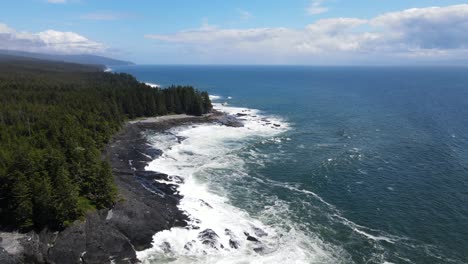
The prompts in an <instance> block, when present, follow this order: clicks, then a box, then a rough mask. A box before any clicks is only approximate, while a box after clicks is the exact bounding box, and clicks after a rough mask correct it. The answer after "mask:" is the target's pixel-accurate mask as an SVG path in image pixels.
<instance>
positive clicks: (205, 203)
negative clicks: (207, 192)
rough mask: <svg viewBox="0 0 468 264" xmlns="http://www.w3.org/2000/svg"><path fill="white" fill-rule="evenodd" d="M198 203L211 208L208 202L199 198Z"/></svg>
mask: <svg viewBox="0 0 468 264" xmlns="http://www.w3.org/2000/svg"><path fill="white" fill-rule="evenodd" d="M200 203H201V205H202V206H207V207H209V208H213V207H212V206H211V205H210V204H209V203H207V202H205V201H204V200H202V199H200Z"/></svg>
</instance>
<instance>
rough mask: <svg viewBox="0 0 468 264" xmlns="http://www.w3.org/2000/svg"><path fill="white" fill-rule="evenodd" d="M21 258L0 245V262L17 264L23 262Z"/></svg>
mask: <svg viewBox="0 0 468 264" xmlns="http://www.w3.org/2000/svg"><path fill="white" fill-rule="evenodd" d="M20 261H21V259H20V258H19V257H17V256H13V255H10V254H8V252H7V251H6V250H5V249H4V248H2V247H0V263H2V264H17V263H21V262H20Z"/></svg>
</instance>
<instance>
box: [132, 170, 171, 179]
mask: <svg viewBox="0 0 468 264" xmlns="http://www.w3.org/2000/svg"><path fill="white" fill-rule="evenodd" d="M135 176H137V177H141V178H144V179H146V180H149V181H154V180H165V181H168V180H169V176H168V175H167V174H164V173H159V172H155V171H135Z"/></svg>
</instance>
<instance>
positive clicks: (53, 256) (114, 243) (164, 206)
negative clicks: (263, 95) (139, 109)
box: [0, 111, 242, 264]
mask: <svg viewBox="0 0 468 264" xmlns="http://www.w3.org/2000/svg"><path fill="white" fill-rule="evenodd" d="M206 122H217V123H220V124H223V125H227V126H242V123H241V122H240V121H239V120H238V119H237V118H236V117H234V116H227V115H225V114H223V113H220V112H216V111H214V112H212V113H210V114H208V115H205V116H202V117H194V116H185V115H179V116H163V117H156V118H146V119H141V120H135V121H131V122H128V123H126V125H125V126H124V127H123V128H122V129H121V131H120V132H119V133H117V134H116V135H115V136H114V137H113V139H112V140H111V142H110V143H109V144H108V146H107V148H106V149H105V151H104V153H103V158H105V159H108V160H109V161H110V163H111V166H112V169H113V175H114V179H115V183H116V186H117V188H118V193H119V196H118V199H117V202H116V204H115V206H114V207H113V208H111V209H103V210H99V211H95V212H91V213H88V214H87V216H86V219H85V220H84V221H76V222H75V223H74V224H73V225H72V226H71V227H69V228H66V229H65V230H63V231H61V232H51V231H49V230H43V231H42V232H40V233H36V232H29V233H27V234H19V233H11V232H3V233H1V232H0V263H100V264H101V263H138V262H139V261H138V259H137V258H136V251H139V250H144V249H147V248H150V247H151V245H152V238H153V235H154V234H155V233H157V232H159V231H162V230H166V229H170V228H172V227H184V226H186V225H187V219H188V218H187V216H186V215H185V214H184V212H182V211H180V210H179V209H178V207H177V205H178V203H179V200H180V199H181V196H180V195H179V194H178V192H177V189H176V188H175V185H172V184H166V183H160V182H158V181H155V180H157V179H164V180H167V177H169V176H168V175H165V174H162V173H157V172H154V171H145V170H144V169H145V167H146V165H147V164H148V162H150V161H152V160H154V159H155V158H157V157H158V156H159V155H161V154H162V153H161V151H160V150H158V149H154V148H153V147H152V146H151V145H150V144H149V143H148V142H147V139H146V137H145V133H146V132H148V131H153V132H154V131H160V132H162V131H165V130H167V129H169V128H171V127H174V126H179V125H184V124H190V123H206ZM171 180H174V179H171ZM176 180H177V179H176ZM180 180H182V179H180Z"/></svg>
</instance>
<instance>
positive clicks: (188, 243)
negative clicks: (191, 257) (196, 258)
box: [184, 240, 195, 251]
mask: <svg viewBox="0 0 468 264" xmlns="http://www.w3.org/2000/svg"><path fill="white" fill-rule="evenodd" d="M194 242H195V241H193V240H192V241H190V242H187V243H186V244H185V245H184V249H185V250H188V251H190V250H191V249H192V247H193V243H194Z"/></svg>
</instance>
